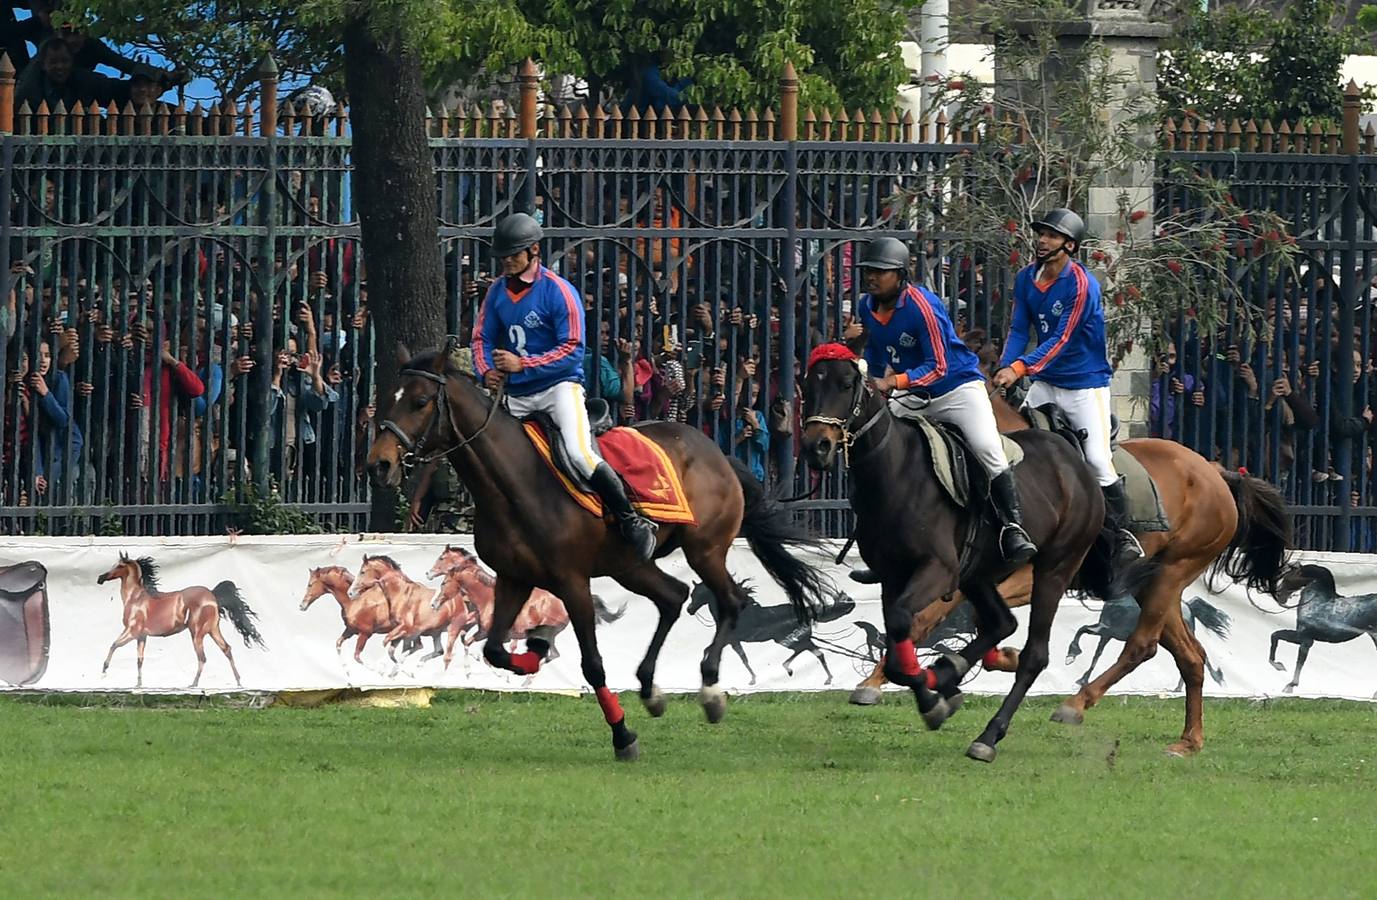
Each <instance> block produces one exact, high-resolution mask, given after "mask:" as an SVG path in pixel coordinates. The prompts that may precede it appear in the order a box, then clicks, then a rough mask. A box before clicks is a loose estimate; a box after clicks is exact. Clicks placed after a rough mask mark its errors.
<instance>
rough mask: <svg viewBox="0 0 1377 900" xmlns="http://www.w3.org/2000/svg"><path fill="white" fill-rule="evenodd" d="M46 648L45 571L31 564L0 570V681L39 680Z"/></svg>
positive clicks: (24, 681)
mask: <svg viewBox="0 0 1377 900" xmlns="http://www.w3.org/2000/svg"><path fill="white" fill-rule="evenodd" d="M48 645H49V621H48V570H47V569H45V568H44V567H43V564H42V563H39V562H36V561H32V560H31V561H28V562H21V563H16V564H14V565H12V566H0V681H3V682H6V683H8V684H13V685H22V684H31V683H33V682H35V681H37V680H38V679H39V678H42V677H43V672H44V670H45V669H47V667H48Z"/></svg>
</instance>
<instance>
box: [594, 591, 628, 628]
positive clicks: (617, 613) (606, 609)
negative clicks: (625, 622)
mask: <svg viewBox="0 0 1377 900" xmlns="http://www.w3.org/2000/svg"><path fill="white" fill-rule="evenodd" d="M593 614H594V615H595V616H596V617H597V620H598V621H599V622H605V623H608V624H610V623H612V622H615V621H617V620H618V619H620V618H621V617H622V616H624V615H626V604H625V603H623V604H622V605H621V607H620V608H619V609H613V608H612V607H610V606H608V605H607V601H605V600H603V599H602V598H601V597H599V596H598V595H597V594H594V595H593Z"/></svg>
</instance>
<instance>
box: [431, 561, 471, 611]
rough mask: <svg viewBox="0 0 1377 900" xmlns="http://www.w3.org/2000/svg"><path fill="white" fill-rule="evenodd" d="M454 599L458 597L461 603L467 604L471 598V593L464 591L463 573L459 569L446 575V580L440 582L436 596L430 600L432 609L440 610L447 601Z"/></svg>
mask: <svg viewBox="0 0 1377 900" xmlns="http://www.w3.org/2000/svg"><path fill="white" fill-rule="evenodd" d="M454 597H458V598H459V599H460V601H461V603H462V602H467V601H468V598H469V592H468V591H466V590H465V589H464V579H463V573H462V572H461V571H460V570H458V569H453V570H451V571H449V572H447V573H445V580H444V581H442V582H440V587H439V588H438V589H437V590H436V591H435V596H434V597H431V598H430V608H431V609H439V608H440V607H442V606H444V605H445V602H446V601H447V600H450V599H451V598H454Z"/></svg>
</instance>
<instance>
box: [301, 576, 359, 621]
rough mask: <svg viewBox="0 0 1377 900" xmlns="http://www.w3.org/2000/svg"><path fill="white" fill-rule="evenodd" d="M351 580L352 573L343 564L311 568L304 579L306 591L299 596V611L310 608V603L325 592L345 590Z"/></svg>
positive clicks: (352, 578)
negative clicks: (307, 576)
mask: <svg viewBox="0 0 1377 900" xmlns="http://www.w3.org/2000/svg"><path fill="white" fill-rule="evenodd" d="M353 582H354V576H353V574H352V573H351V572H350V571H349V570H348V569H346V568H344V566H322V567H321V568H319V569H312V570H311V574H310V577H309V578H308V579H307V581H306V593H305V594H303V595H302V597H301V611H302V612H305V611H306V610H308V609H310V608H311V604H312V603H314V602H315V601H317V600H319V599H320V598H321V597H323V596H325V595H326V594H335V593H337V592H340V591H344V592H347V591H348V590H349V586H350V585H351V584H353Z"/></svg>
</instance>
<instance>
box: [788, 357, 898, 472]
mask: <svg viewBox="0 0 1377 900" xmlns="http://www.w3.org/2000/svg"><path fill="white" fill-rule="evenodd" d="M875 406H876V401H875V395H874V393H873V392H872V391H871V389H870V385H869V383H868V382H867V380H866V375H865V372H864V371H862V368H861V362H860V360H858V359H856V357H855V354H853V353H852V352H851V351H850V350H849V349H847V347H846V346H845V345H844V344H823V345H821V346H820V347H818V348H817V349H816V350H814V351H813V355H812V357H811V358H810V359H809V364H808V373H807V375H805V376H804V379H803V431H802V434H801V435H800V441H799V448H800V453H801V455H802V456H803V458H804V459H805V460H807V462H808V465H809V466H811V467H812V468H814V469H818V470H824V469H830V468H831V467H832V463H833V462H835V461H836V458H837V451H838V450H840V449H843V448H845V447H846V446H848V445H849V444H850V442H851V436H852V433H853V432H856V431H859V430H860V429H861V428H863V427H864V425H865V423H866V422H867V421H868V419H869V415H868V414H869V413H871V412H872V410H873V408H874V407H875ZM882 410H883V407H882V406H881V407H880V411H882Z"/></svg>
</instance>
